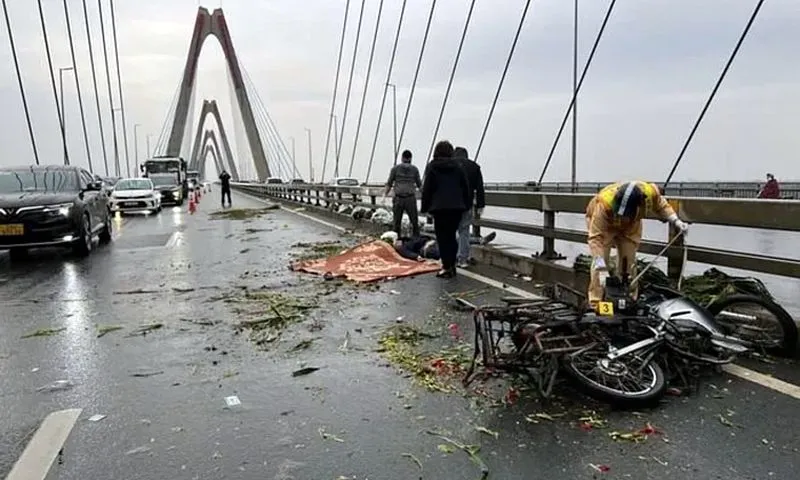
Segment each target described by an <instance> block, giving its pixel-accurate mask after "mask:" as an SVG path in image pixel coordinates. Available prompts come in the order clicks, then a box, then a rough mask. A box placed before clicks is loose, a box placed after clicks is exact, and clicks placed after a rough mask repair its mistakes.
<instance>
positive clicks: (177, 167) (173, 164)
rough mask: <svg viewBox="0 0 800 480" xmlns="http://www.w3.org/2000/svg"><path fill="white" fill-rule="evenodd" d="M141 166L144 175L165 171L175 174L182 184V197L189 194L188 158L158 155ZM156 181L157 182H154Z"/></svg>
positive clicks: (179, 183) (158, 173)
mask: <svg viewBox="0 0 800 480" xmlns="http://www.w3.org/2000/svg"><path fill="white" fill-rule="evenodd" d="M139 168H140V169H141V170H142V173H143V174H144V175H143V176H145V177H150V176H151V175H160V174H165V173H171V174H174V175H175V176H176V177H177V180H178V185H180V186H181V198H186V197H188V196H189V182H188V178H187V172H186V160H184V159H183V158H181V157H156V158H151V159H150V160H146V161H145V162H144V163H142V164H141V165H140V166H139ZM154 183H155V182H154Z"/></svg>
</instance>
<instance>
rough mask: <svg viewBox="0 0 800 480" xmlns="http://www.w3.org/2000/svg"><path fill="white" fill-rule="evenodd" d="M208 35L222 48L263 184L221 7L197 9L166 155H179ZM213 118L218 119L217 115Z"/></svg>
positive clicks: (259, 147)
mask: <svg viewBox="0 0 800 480" xmlns="http://www.w3.org/2000/svg"><path fill="white" fill-rule="evenodd" d="M209 35H213V36H214V37H216V38H217V40H219V43H220V45H221V46H222V52H223V53H224V54H225V60H226V63H227V65H228V72H229V73H230V75H231V79H232V80H233V88H234V91H235V93H236V102H237V103H238V105H239V111H240V112H241V114H242V122H243V123H244V130H245V134H246V135H247V142H248V144H249V146H250V151H251V152H252V155H253V162H254V164H255V167H256V173H257V175H258V178H259V180H261V181H265V180H266V179H267V178H269V176H270V169H269V164H268V163H267V157H266V155H265V154H264V145H263V143H262V142H261V137H260V136H259V135H258V128H257V127H256V120H255V116H254V115H253V108H252V107H251V105H250V99H249V97H248V96H247V90H246V89H245V85H244V79H243V77H242V70H241V68H240V67H239V60H238V58H237V57H236V51H235V50H234V48H233V41H232V40H231V36H230V31H229V30H228V25H227V22H226V21H225V14H224V13H222V9H221V8H217V9H215V10H214V11H213V13H209V12H208V9H206V8H205V7H199V8H198V9H197V17H196V19H195V24H194V33H193V35H192V40H191V42H190V43H189V53H188V55H187V57H186V66H185V67H184V69H183V78H182V79H181V85H180V94H179V96H178V103H177V106H176V107H175V118H174V120H173V123H172V129H171V130H170V135H169V139H168V141H167V150H166V154H167V155H169V156H179V155H180V150H181V144H182V143H183V135H184V132H185V131H186V122H187V121H188V116H189V106H190V103H191V97H192V90H193V88H194V85H195V79H196V76H197V63H198V59H199V57H200V51H201V50H202V48H203V43H204V42H205V40H206V38H208V36H209ZM204 106H205V103H204ZM203 118H204V115H201V116H200V128H202V125H203ZM217 118H218V119H219V114H218V113H217ZM218 124H219V126H220V131H222V130H221V128H222V122H221V121H219V120H218ZM198 135H199V134H198ZM224 143H225V140H224V134H223V145H224ZM197 150H199V149H195V150H192V155H195V152H196V151H197ZM226 153H227V152H226ZM229 158H232V157H229ZM233 172H234V170H233V169H231V176H232V177H233V176H234V173H233ZM235 178H238V174H237V175H236V176H235Z"/></svg>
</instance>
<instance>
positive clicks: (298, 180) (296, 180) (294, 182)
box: [289, 178, 306, 185]
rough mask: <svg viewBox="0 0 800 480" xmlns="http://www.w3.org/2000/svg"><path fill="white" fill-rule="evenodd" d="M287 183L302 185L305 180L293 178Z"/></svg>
mask: <svg viewBox="0 0 800 480" xmlns="http://www.w3.org/2000/svg"><path fill="white" fill-rule="evenodd" d="M289 183H291V184H292V185H297V184H300V185H304V184H305V183H306V181H305V180H303V179H302V178H293V179H292V181H291V182H289Z"/></svg>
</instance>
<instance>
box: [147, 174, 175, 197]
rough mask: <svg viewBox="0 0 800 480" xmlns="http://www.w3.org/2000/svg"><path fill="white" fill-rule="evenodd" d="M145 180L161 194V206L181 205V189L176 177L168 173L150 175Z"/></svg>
mask: <svg viewBox="0 0 800 480" xmlns="http://www.w3.org/2000/svg"><path fill="white" fill-rule="evenodd" d="M147 178H149V179H150V181H152V182H153V186H154V187H155V189H156V190H157V191H158V192H159V193H160V194H161V205H167V204H172V205H183V200H184V198H183V187H182V186H181V184H180V183H179V182H178V177H177V176H175V175H173V174H170V173H158V174H151V175H149V176H148V177H147Z"/></svg>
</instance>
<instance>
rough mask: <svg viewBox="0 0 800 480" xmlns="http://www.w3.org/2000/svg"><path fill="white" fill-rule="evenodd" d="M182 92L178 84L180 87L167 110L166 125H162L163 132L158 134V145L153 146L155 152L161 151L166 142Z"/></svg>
mask: <svg viewBox="0 0 800 480" xmlns="http://www.w3.org/2000/svg"><path fill="white" fill-rule="evenodd" d="M180 91H181V84H180V83H178V87H177V88H176V89H175V93H174V94H173V95H172V101H171V102H170V104H169V109H168V110H167V115H166V117H164V123H162V124H161V131H160V132H159V134H158V138H157V139H156V144H155V145H154V146H153V151H156V150H158V149H159V146H160V145H161V143H162V142H164V141H165V140H164V137H165V135H166V134H167V130H168V129H169V127H170V121H169V120H170V118H172V116H173V115H174V114H175V109H176V108H177V104H178V95H179V94H180Z"/></svg>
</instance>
